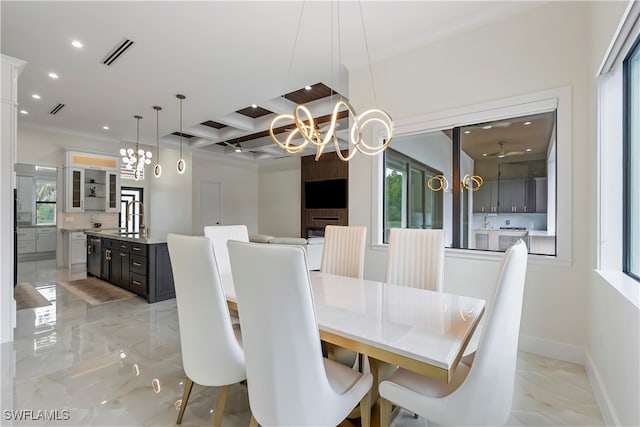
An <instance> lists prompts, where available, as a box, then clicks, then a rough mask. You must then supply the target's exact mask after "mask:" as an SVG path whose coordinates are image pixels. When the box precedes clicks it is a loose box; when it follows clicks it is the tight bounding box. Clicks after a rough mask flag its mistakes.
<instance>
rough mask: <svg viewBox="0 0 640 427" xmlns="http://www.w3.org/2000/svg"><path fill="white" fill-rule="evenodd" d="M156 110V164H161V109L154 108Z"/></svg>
mask: <svg viewBox="0 0 640 427" xmlns="http://www.w3.org/2000/svg"><path fill="white" fill-rule="evenodd" d="M154 108H155V109H156V164H159V163H160V136H159V135H160V125H159V121H160V107H157V108H156V107H154Z"/></svg>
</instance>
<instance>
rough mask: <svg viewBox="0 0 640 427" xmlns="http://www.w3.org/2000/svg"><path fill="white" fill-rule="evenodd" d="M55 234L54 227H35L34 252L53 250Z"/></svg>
mask: <svg viewBox="0 0 640 427" xmlns="http://www.w3.org/2000/svg"><path fill="white" fill-rule="evenodd" d="M56 235H57V230H56V228H55V227H39V228H36V252H55V250H56Z"/></svg>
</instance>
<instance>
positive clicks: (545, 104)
mask: <svg viewBox="0 0 640 427" xmlns="http://www.w3.org/2000/svg"><path fill="white" fill-rule="evenodd" d="M571 105H572V94H571V87H570V86H564V87H559V88H553V89H548V90H544V91H540V92H535V93H530V94H525V95H520V96H514V97H509V98H503V99H498V100H494V101H489V102H484V103H480V104H474V105H469V106H465V107H460V108H455V109H451V110H445V111H440V112H436V113H430V114H426V115H423V116H419V117H412V118H408V119H401V120H397V121H396V122H395V134H396V136H404V135H413V134H418V133H425V132H432V131H441V130H445V129H449V128H454V127H459V126H465V125H472V124H474V123H482V122H489V121H494V120H502V119H506V118H509V117H515V116H524V115H529V114H537V113H542V112H548V111H552V110H554V109H555V110H556V114H557V121H556V132H557V134H556V144H557V147H556V150H557V151H556V162H557V164H559V165H562V167H561V168H560V167H559V168H557V172H558V176H557V182H556V194H557V206H556V255H555V257H554V256H539V255H533V254H532V255H530V257H529V258H530V260H531V261H532V262H535V263H543V264H546V263H552V264H554V265H558V264H559V265H564V266H570V265H571V264H572V262H573V258H572V241H573V238H572V233H573V230H572V224H571V222H572V218H573V216H572V191H573V167H572V164H573V161H572V157H571V153H572V149H573V148H572V146H573V132H572V119H571V115H572V107H571ZM382 138H384V133H383V132H380V133H379V135H378V139H379V140H382ZM391 145H393V142H392V143H391ZM371 162H372V173H373V185H372V203H373V224H374V228H375V229H374V230H372V231H373V233H372V244H373V246H374V247H376V246H379V247H381V248H384V247H386V245H385V244H384V243H383V239H382V236H383V232H384V224H383V219H384V217H383V211H382V206H383V189H384V181H383V179H384V173H383V171H384V162H383V159H382V156H376V157H374V158H372V159H371ZM445 220H446V219H445ZM446 254H447V256H453V257H461V258H471V259H497V258H499V257H501V256H502V254H501V253H496V252H484V251H475V250H468V249H454V248H451V249H446Z"/></svg>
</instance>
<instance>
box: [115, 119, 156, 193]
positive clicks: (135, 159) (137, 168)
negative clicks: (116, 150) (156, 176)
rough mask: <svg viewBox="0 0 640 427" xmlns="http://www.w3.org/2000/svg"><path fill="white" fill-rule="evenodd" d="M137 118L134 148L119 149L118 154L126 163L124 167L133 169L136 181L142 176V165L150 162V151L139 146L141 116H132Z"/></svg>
mask: <svg viewBox="0 0 640 427" xmlns="http://www.w3.org/2000/svg"><path fill="white" fill-rule="evenodd" d="M133 117H134V118H135V119H136V120H137V125H136V126H137V129H136V149H135V150H133V149H132V148H129V149H126V150H125V149H124V148H121V149H120V155H121V156H122V162H123V163H124V164H125V165H126V168H127V169H129V170H133V176H134V178H135V179H136V181H139V180H140V177H144V166H145V165H148V164H151V156H152V154H151V151H145V150H143V149H141V148H140V119H141V118H142V116H133Z"/></svg>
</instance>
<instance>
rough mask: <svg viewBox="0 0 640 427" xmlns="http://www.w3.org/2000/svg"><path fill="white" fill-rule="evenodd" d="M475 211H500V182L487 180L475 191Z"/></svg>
mask: <svg viewBox="0 0 640 427" xmlns="http://www.w3.org/2000/svg"><path fill="white" fill-rule="evenodd" d="M473 211H474V212H477V213H497V212H498V183H497V182H496V181H485V182H484V183H483V184H482V185H481V186H480V188H479V189H478V191H475V192H474V193H473Z"/></svg>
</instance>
